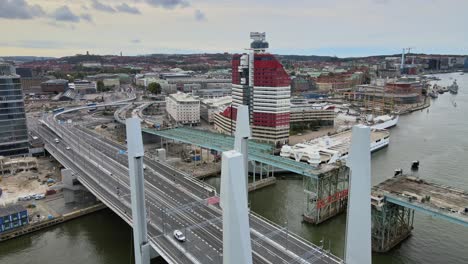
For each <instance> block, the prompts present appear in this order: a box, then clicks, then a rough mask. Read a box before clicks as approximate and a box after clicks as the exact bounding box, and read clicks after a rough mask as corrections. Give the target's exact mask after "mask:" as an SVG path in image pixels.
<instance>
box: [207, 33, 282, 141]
mask: <svg viewBox="0 0 468 264" xmlns="http://www.w3.org/2000/svg"><path fill="white" fill-rule="evenodd" d="M250 37H251V39H253V42H252V43H251V45H250V47H251V52H250V53H249V54H246V53H244V54H235V55H234V56H233V58H232V106H231V107H228V108H227V109H225V110H224V111H223V112H221V113H220V114H219V115H218V116H217V117H215V128H216V129H218V130H219V131H221V132H225V133H231V132H232V131H234V126H235V120H236V118H237V106H238V105H248V106H249V111H250V123H251V126H252V137H253V138H254V139H257V140H259V141H265V142H269V143H273V144H276V145H278V146H279V145H282V144H285V143H287V142H288V139H289V114H290V98H291V86H290V78H289V75H288V74H287V73H286V71H285V70H284V69H283V66H282V65H281V63H280V62H279V61H278V60H277V59H276V58H275V56H273V55H272V54H270V53H268V52H267V51H266V50H267V49H268V42H266V41H265V33H264V32H263V33H258V32H252V33H250ZM216 120H217V121H218V122H216Z"/></svg>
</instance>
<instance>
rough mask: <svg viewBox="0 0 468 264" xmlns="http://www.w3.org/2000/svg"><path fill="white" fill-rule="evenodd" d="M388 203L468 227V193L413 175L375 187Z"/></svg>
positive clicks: (397, 177) (377, 192)
mask: <svg viewBox="0 0 468 264" xmlns="http://www.w3.org/2000/svg"><path fill="white" fill-rule="evenodd" d="M378 194H381V195H382V194H383V195H384V196H385V198H386V200H387V201H388V202H391V203H394V204H398V205H401V206H404V207H408V208H411V209H414V210H416V211H420V212H423V213H427V214H430V215H433V216H435V217H439V218H443V219H445V220H448V221H451V222H454V223H457V224H461V225H464V226H467V227H468V212H466V211H465V210H468V192H466V191H463V190H459V189H456V188H453V187H449V186H445V185H439V184H435V183H429V182H426V181H424V180H421V179H418V178H415V177H412V176H396V177H393V178H391V179H388V180H386V181H384V182H382V183H380V184H378V185H377V186H375V187H374V195H378Z"/></svg>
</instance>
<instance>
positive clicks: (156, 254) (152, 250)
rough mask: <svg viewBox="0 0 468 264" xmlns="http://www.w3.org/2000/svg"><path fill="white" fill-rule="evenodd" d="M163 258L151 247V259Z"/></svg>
mask: <svg viewBox="0 0 468 264" xmlns="http://www.w3.org/2000/svg"><path fill="white" fill-rule="evenodd" d="M159 257H161V255H159V253H158V252H157V251H156V250H154V249H153V248H152V247H150V259H151V260H153V259H155V258H159Z"/></svg>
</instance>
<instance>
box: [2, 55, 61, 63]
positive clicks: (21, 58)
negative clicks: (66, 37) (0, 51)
mask: <svg viewBox="0 0 468 264" xmlns="http://www.w3.org/2000/svg"><path fill="white" fill-rule="evenodd" d="M0 59H3V60H5V61H17V62H30V61H43V60H50V59H55V58H54V57H37V56H4V57H0Z"/></svg>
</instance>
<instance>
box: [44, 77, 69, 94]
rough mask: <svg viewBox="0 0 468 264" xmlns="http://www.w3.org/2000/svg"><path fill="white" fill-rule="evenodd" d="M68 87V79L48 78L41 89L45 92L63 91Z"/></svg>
mask: <svg viewBox="0 0 468 264" xmlns="http://www.w3.org/2000/svg"><path fill="white" fill-rule="evenodd" d="M67 89H68V81H67V80H64V79H56V80H48V81H45V82H43V83H41V90H42V92H44V93H56V94H58V93H63V92H65V91H66V90H67Z"/></svg>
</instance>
